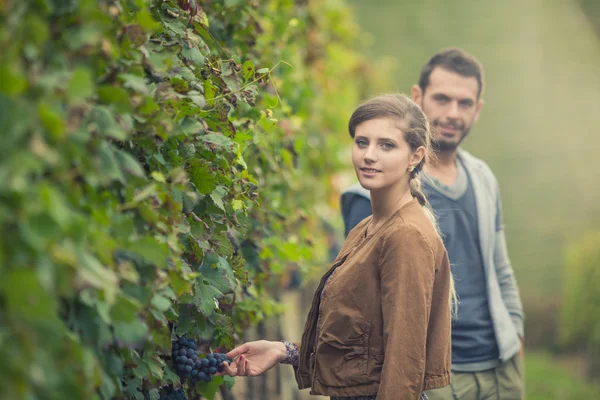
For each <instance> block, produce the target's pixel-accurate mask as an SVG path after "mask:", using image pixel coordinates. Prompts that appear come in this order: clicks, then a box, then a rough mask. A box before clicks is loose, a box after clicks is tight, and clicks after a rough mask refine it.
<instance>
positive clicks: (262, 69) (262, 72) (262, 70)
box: [256, 68, 269, 75]
mask: <svg viewBox="0 0 600 400" xmlns="http://www.w3.org/2000/svg"><path fill="white" fill-rule="evenodd" d="M267 72H269V68H261V69H259V70H258V71H256V73H257V74H259V75H264V74H266V73H267Z"/></svg>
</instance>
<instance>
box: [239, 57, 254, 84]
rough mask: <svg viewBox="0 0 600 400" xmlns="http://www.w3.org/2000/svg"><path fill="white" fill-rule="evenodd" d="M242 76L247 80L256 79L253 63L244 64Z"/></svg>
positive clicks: (248, 61)
mask: <svg viewBox="0 0 600 400" xmlns="http://www.w3.org/2000/svg"><path fill="white" fill-rule="evenodd" d="M242 74H243V76H244V79H245V80H250V79H253V78H254V63H253V62H252V61H250V60H247V61H246V62H244V64H242Z"/></svg>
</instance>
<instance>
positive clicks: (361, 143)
mask: <svg viewBox="0 0 600 400" xmlns="http://www.w3.org/2000/svg"><path fill="white" fill-rule="evenodd" d="M356 145H357V146H358V147H360V148H361V149H363V148H365V147H367V146H368V143H367V141H366V140H357V141H356Z"/></svg>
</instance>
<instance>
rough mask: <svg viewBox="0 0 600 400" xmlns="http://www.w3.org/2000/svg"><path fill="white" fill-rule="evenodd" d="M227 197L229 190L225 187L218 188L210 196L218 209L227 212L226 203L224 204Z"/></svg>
mask: <svg viewBox="0 0 600 400" xmlns="http://www.w3.org/2000/svg"><path fill="white" fill-rule="evenodd" d="M226 195H227V189H226V188H225V187H224V186H217V187H216V188H215V190H214V191H213V192H212V193H211V194H210V198H211V199H212V201H213V202H214V203H215V205H216V206H217V207H219V208H220V209H221V210H223V211H225V203H223V197H225V196H226Z"/></svg>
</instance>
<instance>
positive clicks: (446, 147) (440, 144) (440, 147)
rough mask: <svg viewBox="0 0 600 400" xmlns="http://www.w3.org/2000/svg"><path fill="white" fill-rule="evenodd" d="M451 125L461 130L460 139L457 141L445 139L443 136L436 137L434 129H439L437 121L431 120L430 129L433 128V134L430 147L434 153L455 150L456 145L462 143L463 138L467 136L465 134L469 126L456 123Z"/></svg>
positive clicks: (467, 132)
mask: <svg viewBox="0 0 600 400" xmlns="http://www.w3.org/2000/svg"><path fill="white" fill-rule="evenodd" d="M452 125H453V127H454V128H455V129H460V130H461V133H460V139H458V141H456V142H454V141H452V142H450V141H448V140H445V139H444V138H439V139H436V133H435V131H436V130H437V129H439V122H438V121H433V124H432V129H433V130H434V134H433V135H432V136H433V138H432V139H431V147H432V148H433V151H435V152H436V153H444V152H450V151H455V150H456V149H457V148H458V146H460V144H461V143H462V141H463V140H464V138H465V137H467V135H468V134H469V130H470V128H471V127H470V126H464V125H463V126H459V125H456V124H452Z"/></svg>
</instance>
